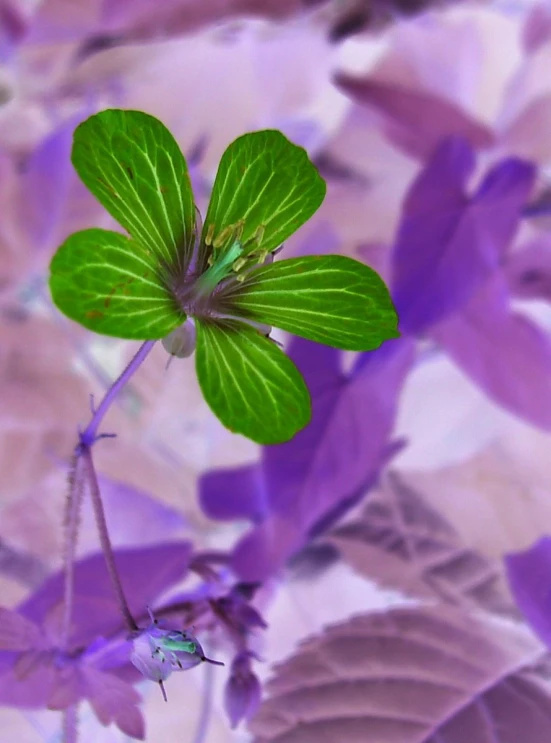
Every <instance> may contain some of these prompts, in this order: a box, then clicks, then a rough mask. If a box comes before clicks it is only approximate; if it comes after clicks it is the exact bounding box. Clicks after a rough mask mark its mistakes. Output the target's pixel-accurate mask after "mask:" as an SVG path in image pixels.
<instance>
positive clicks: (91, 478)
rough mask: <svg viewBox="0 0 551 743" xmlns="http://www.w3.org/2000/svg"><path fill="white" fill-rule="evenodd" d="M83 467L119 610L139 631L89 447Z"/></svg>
mask: <svg viewBox="0 0 551 743" xmlns="http://www.w3.org/2000/svg"><path fill="white" fill-rule="evenodd" d="M81 458H82V463H83V467H84V469H85V475H86V481H87V483H88V487H89V488H90V496H91V498H92V507H93V509H94V515H95V517H96V525H97V527H98V535H99V540H100V544H101V549H102V552H103V556H104V558H105V563H106V565H107V571H108V573H109V577H110V579H111V585H112V586H113V590H114V591H115V596H116V597H117V601H118V603H119V609H120V611H121V614H122V616H123V619H124V621H125V623H126V626H127V627H128V629H129V630H130V631H135V630H137V629H138V625H137V624H136V620H135V619H134V617H133V616H132V613H131V611H130V608H129V606H128V602H127V600H126V596H125V595H124V590H123V587H122V583H121V579H120V576H119V572H118V570H117V566H116V564H115V556H114V554H113V547H112V545H111V539H110V538H109V530H108V529H107V522H106V520H105V512H104V510H103V502H102V500H101V492H100V489H99V483H98V478H97V475H96V470H95V467H94V462H93V459H92V451H91V449H90V448H89V447H83V451H82V454H81Z"/></svg>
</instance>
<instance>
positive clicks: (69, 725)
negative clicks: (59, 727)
mask: <svg viewBox="0 0 551 743" xmlns="http://www.w3.org/2000/svg"><path fill="white" fill-rule="evenodd" d="M77 711H78V708H77V705H76V704H72V705H71V706H70V707H67V709H65V710H63V743H77V739H78V717H77Z"/></svg>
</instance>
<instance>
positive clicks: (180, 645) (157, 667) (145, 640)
mask: <svg viewBox="0 0 551 743" xmlns="http://www.w3.org/2000/svg"><path fill="white" fill-rule="evenodd" d="M149 616H150V617H151V623H150V625H149V626H148V627H146V628H145V629H144V630H140V632H139V633H138V634H137V635H136V636H135V637H134V638H133V640H132V654H131V656H130V661H131V662H132V663H133V664H134V666H135V667H136V668H137V669H138V671H140V673H142V674H143V675H144V676H145V677H146V678H148V679H151V681H156V682H157V683H158V684H159V686H160V687H161V691H162V692H163V697H164V699H165V701H167V696H166V692H165V688H164V684H163V681H165V680H166V679H167V678H168V677H169V676H170V674H171V673H172V671H187V670H188V669H190V668H194V667H195V666H198V665H199V664H200V663H212V664H213V665H216V666H223V665H224V664H223V663H221V662H220V661H217V660H212V659H211V658H207V657H206V655H205V653H204V651H203V648H202V647H201V643H200V642H199V640H198V639H197V638H196V637H195V636H194V635H192V634H191V633H189V632H186V631H184V632H182V631H180V630H175V629H166V628H163V627H161V625H160V623H159V620H157V619H155V617H154V616H153V613H152V612H151V610H149Z"/></svg>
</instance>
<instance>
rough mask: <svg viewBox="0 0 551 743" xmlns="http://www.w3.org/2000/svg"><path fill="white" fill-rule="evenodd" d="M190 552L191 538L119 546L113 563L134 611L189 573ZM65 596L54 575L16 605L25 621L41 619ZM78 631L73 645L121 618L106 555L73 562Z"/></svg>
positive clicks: (143, 608) (112, 627)
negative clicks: (152, 544) (135, 546)
mask: <svg viewBox="0 0 551 743" xmlns="http://www.w3.org/2000/svg"><path fill="white" fill-rule="evenodd" d="M190 556H191V545H190V543H189V542H173V543H166V544H161V545H156V546H153V547H145V548H142V549H119V550H116V551H115V562H116V563H117V568H118V570H119V573H120V577H121V581H122V583H123V585H124V589H125V593H126V597H127V600H128V604H129V606H130V610H131V611H132V613H133V614H134V615H135V616H136V617H139V616H140V615H143V614H144V613H145V611H146V607H147V605H149V604H152V603H153V602H154V601H155V599H156V598H157V597H158V596H159V595H160V594H162V593H163V592H164V591H166V590H167V589H168V588H170V587H171V586H172V585H174V584H175V583H177V582H178V581H179V580H181V578H182V577H183V576H184V575H185V573H186V571H187V566H188V562H189V559H190ZM62 600H63V574H62V573H61V572H59V573H56V574H55V575H53V576H52V577H51V578H48V580H46V581H45V582H44V583H43V584H42V586H41V587H40V588H39V589H38V590H37V591H36V592H35V593H34V594H33V595H32V596H30V598H28V599H27V600H26V601H25V602H23V604H21V605H20V606H19V608H18V611H19V612H20V613H21V614H22V615H23V616H24V617H26V618H27V619H30V620H32V621H34V622H36V623H37V624H40V623H43V622H45V621H46V620H47V619H48V616H49V615H50V616H51V614H52V612H54V616H55V610H57V608H58V607H59V606H60V604H61V602H62ZM73 624H74V631H73V633H72V634H71V645H73V646H80V645H86V644H88V643H89V642H90V641H92V640H94V639H95V638H96V636H98V635H109V634H110V633H113V632H115V631H116V630H117V629H118V628H119V627H120V625H121V618H120V613H119V609H118V605H117V602H116V600H115V597H114V594H113V589H112V587H111V582H110V580H109V576H108V573H107V569H106V567H105V561H104V558H103V555H102V554H96V555H92V556H90V557H86V558H84V559H83V560H79V561H78V562H77V563H76V565H75V603H74V610H73Z"/></svg>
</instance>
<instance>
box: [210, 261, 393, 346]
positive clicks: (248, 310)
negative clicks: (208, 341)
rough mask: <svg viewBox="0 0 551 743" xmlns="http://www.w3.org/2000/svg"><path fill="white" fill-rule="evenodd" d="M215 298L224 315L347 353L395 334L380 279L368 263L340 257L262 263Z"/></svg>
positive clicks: (390, 305)
mask: <svg viewBox="0 0 551 743" xmlns="http://www.w3.org/2000/svg"><path fill="white" fill-rule="evenodd" d="M219 297H220V299H221V302H222V303H223V306H224V310H225V311H227V312H228V314H230V313H231V314H239V315H240V316H241V317H246V318H248V319H251V320H255V321H256V322H261V323H267V324H268V325H274V326H275V327H277V328H281V329H282V330H287V331H289V332H290V333H294V334H295V335H299V336H301V337H302V338H308V339H309V340H313V341H317V342H318V343H325V344H327V345H330V346H333V347H335V348H343V349H346V350H349V351H369V350H372V349H374V348H377V347H378V346H380V345H381V343H383V342H384V341H385V340H388V339H389V338H396V337H398V335H399V333H398V331H397V323H398V318H397V316H396V310H395V309H394V306H393V304H392V300H391V299H390V294H389V292H388V289H387V287H386V286H385V284H384V282H383V280H382V279H381V278H380V276H379V275H378V274H377V273H376V272H375V271H374V270H373V269H372V268H369V266H366V265H365V264H363V263H360V262H359V261H355V260H353V259H352V258H347V257H346V256H343V255H319V256H303V257H301V258H290V259H289V260H285V261H277V262H275V263H273V264H271V265H269V266H262V267H261V268H257V269H255V270H254V271H252V272H251V273H250V275H249V276H248V277H247V279H246V280H245V281H244V282H243V283H242V284H239V283H237V282H234V283H232V284H231V285H229V286H228V288H227V289H226V290H225V291H223V292H221V294H220V295H219Z"/></svg>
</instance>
